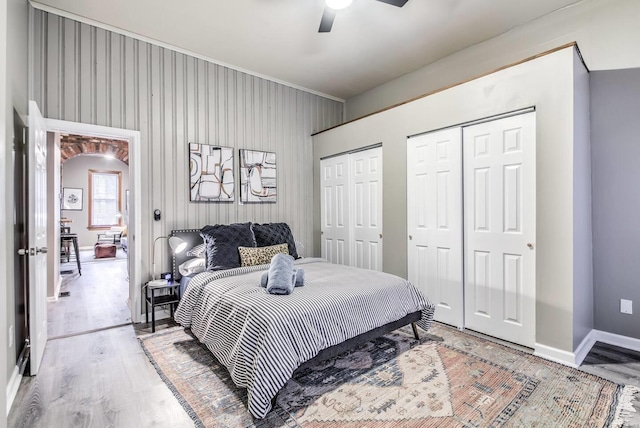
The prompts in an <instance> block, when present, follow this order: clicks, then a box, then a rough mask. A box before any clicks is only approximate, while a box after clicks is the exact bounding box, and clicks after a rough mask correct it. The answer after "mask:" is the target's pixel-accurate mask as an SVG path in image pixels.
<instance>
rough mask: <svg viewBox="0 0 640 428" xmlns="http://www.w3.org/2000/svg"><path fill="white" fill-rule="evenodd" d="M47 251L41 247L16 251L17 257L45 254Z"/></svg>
mask: <svg viewBox="0 0 640 428" xmlns="http://www.w3.org/2000/svg"><path fill="white" fill-rule="evenodd" d="M47 251H49V250H48V249H47V247H42V248H38V247H36V248H20V249H19V250H18V255H19V256H35V255H36V254H38V253H41V254H47Z"/></svg>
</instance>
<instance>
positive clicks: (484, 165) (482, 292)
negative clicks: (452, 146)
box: [463, 113, 536, 347]
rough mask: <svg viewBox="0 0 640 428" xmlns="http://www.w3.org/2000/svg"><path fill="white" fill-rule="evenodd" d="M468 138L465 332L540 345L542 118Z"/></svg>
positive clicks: (508, 121) (518, 120) (479, 128)
mask: <svg viewBox="0 0 640 428" xmlns="http://www.w3.org/2000/svg"><path fill="white" fill-rule="evenodd" d="M463 133H464V136H463V157H464V162H463V163H464V206H465V210H466V214H465V230H464V237H465V327H466V328H470V329H473V330H477V331H480V332H482V333H486V334H489V335H491V336H495V337H499V338H501V339H505V340H508V341H511V342H515V343H519V344H522V345H525V346H530V347H533V346H534V344H535V245H534V243H535V242H534V241H535V233H536V232H535V229H536V228H535V168H536V163H535V150H536V145H535V143H536V140H535V113H527V114H523V115H518V116H513V117H508V118H504V119H499V120H496V121H492V122H487V123H483V124H479V125H474V126H470V127H466V128H464V130H463ZM529 244H530V245H529Z"/></svg>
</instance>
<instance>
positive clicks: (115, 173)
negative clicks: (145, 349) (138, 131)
mask: <svg viewBox="0 0 640 428" xmlns="http://www.w3.org/2000/svg"><path fill="white" fill-rule="evenodd" d="M48 140H49V141H48V142H49V162H50V165H51V168H50V170H51V171H52V173H51V175H50V177H49V182H50V183H49V188H50V189H51V190H50V192H49V193H50V194H51V195H54V197H53V198H51V199H52V201H51V204H50V207H49V217H50V218H51V221H50V222H49V225H50V228H51V229H53V228H56V227H59V229H60V242H59V244H58V243H57V242H54V243H50V245H49V246H50V247H52V248H59V249H60V251H59V254H55V252H53V253H51V254H50V259H51V260H50V262H51V265H50V268H49V269H50V270H51V271H53V274H52V276H53V277H54V279H55V276H56V274H57V275H58V278H59V280H58V281H57V282H56V284H59V290H58V286H56V288H55V289H54V290H51V291H52V292H50V293H49V296H50V299H49V300H50V303H49V305H48V306H49V309H48V311H49V317H48V326H49V337H50V338H56V337H60V336H69V335H76V334H81V333H85V332H87V331H95V330H101V329H105V328H111V327H113V326H121V325H124V324H128V323H131V311H130V310H129V308H128V306H127V301H128V299H129V275H128V266H129V264H128V254H127V249H128V248H127V246H128V240H129V237H128V227H129V212H130V210H129V202H128V195H129V193H130V190H129V185H130V171H129V142H128V141H127V140H121V139H113V138H105V137H95V136H88V135H78V134H71V133H60V132H56V133H49V138H48ZM54 163H56V165H53V164H54ZM56 170H59V171H60V173H59V174H56V172H54V171H56ZM54 174H55V176H54ZM55 195H60V198H56V197H55Z"/></svg>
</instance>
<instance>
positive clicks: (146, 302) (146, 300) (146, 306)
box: [144, 287, 149, 324]
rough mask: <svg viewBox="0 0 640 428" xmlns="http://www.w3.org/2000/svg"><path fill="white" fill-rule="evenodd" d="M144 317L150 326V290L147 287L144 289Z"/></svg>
mask: <svg viewBox="0 0 640 428" xmlns="http://www.w3.org/2000/svg"><path fill="white" fill-rule="evenodd" d="M144 315H145V319H146V321H147V324H149V289H148V288H146V287H145V289H144Z"/></svg>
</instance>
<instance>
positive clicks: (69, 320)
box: [47, 250, 131, 337]
mask: <svg viewBox="0 0 640 428" xmlns="http://www.w3.org/2000/svg"><path fill="white" fill-rule="evenodd" d="M118 251H119V252H122V250H118ZM80 255H81V256H80V257H81V260H83V263H82V275H78V273H77V270H73V273H70V274H64V275H62V285H61V287H60V292H61V294H64V292H68V293H69V295H68V296H66V297H60V298H59V299H58V301H57V302H54V303H49V304H48V306H47V317H48V320H49V328H48V333H49V337H58V336H64V335H69V334H74V333H79V332H83V331H90V330H95V329H100V328H104V327H110V326H114V325H122V324H125V323H130V322H131V311H130V310H129V307H128V306H127V299H128V298H129V281H128V280H127V260H126V258H119V259H111V260H105V259H98V260H93V261H92V259H93V251H80ZM71 264H72V265H74V264H75V262H74V261H72V262H71Z"/></svg>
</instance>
